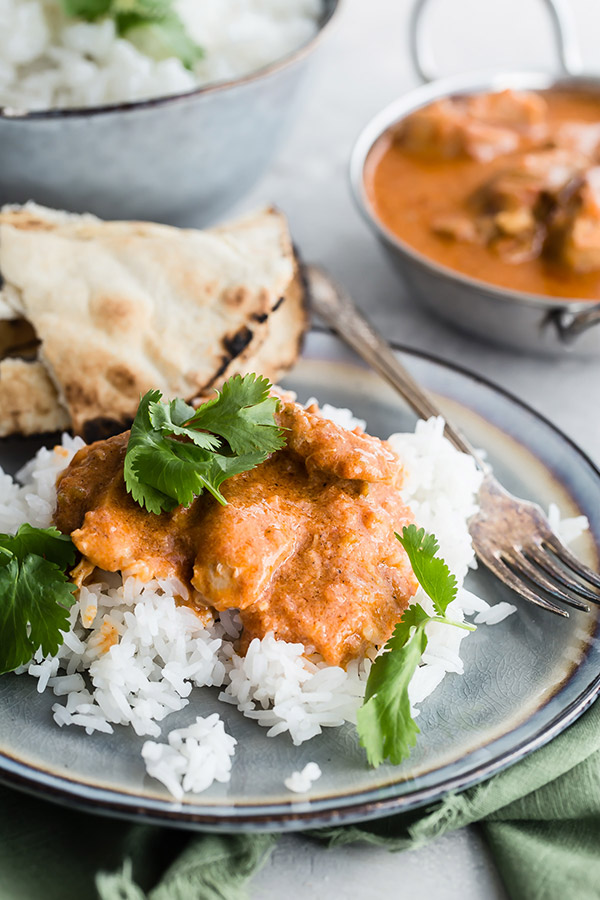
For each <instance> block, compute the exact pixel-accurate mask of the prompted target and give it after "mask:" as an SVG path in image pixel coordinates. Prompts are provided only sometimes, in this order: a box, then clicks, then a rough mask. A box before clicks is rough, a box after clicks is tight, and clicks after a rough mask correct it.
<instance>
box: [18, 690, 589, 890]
mask: <svg viewBox="0 0 600 900" xmlns="http://www.w3.org/2000/svg"><path fill="white" fill-rule="evenodd" d="M473 822H479V823H481V827H482V828H483V830H484V834H485V836H486V838H487V840H488V842H489V845H490V847H491V850H492V852H493V854H494V858H495V860H496V863H497V865H498V869H499V871H500V874H501V876H502V878H503V880H504V883H505V885H506V888H507V891H508V893H509V894H510V896H511V897H512V898H513V900H597V898H600V702H597V703H595V704H594V706H592V708H591V709H590V710H588V712H587V713H585V715H584V716H582V717H581V718H580V719H579V720H578V721H577V722H576V723H575V724H574V725H572V726H571V727H570V728H569V729H568V730H567V731H566V732H564V733H563V734H561V735H560V736H559V737H557V738H555V740H553V741H552V742H551V743H550V744H548V745H547V746H546V747H543V748H542V749H540V750H537V751H536V752H535V753H533V754H531V755H530V756H528V757H527V759H524V760H523V761H522V762H520V763H518V764H517V765H515V766H513V767H512V768H510V769H507V770H506V771H505V772H501V773H500V774H499V775H496V776H494V777H493V778H491V779H489V780H488V781H487V782H485V783H483V784H481V785H478V786H477V787H474V788H471V789H470V790H468V791H465V792H464V793H462V794H457V795H452V796H449V797H447V798H446V799H445V800H444V801H443V802H442V803H440V804H437V805H436V806H435V807H433V808H430V809H426V810H425V811H423V810H420V811H416V812H413V813H407V814H404V815H398V816H390V817H389V818H387V819H383V820H379V821H375V822H372V823H369V824H367V825H363V826H347V827H341V828H330V829H320V830H319V831H313V832H311V834H310V835H309V836H307V839H309V840H318V841H320V842H322V843H324V844H326V845H329V846H334V845H338V846H339V845H340V844H347V843H350V842H353V841H363V842H364V841H367V842H369V843H373V844H380V845H384V846H388V847H389V848H390V849H391V850H403V849H406V848H408V847H417V846H420V845H422V844H424V843H426V842H428V841H431V840H433V839H435V838H436V837H439V836H440V835H442V834H444V833H445V832H447V831H451V830H452V829H455V828H460V827H462V826H463V825H468V824H470V823H473ZM0 835H1V839H0V898H2V900H39V898H40V897H43V898H44V900H87V898H90V900H92V898H101V900H241V898H243V897H245V896H246V889H247V885H248V880H249V879H250V878H251V876H252V874H253V873H254V872H255V871H256V870H257V869H258V868H259V866H260V865H261V863H262V862H263V861H264V860H265V859H266V857H267V855H268V853H269V851H270V849H271V848H272V847H273V846H274V844H275V842H276V840H277V836H276V835H215V834H194V833H191V832H186V831H177V830H174V829H167V828H158V827H154V826H150V825H132V824H129V823H127V822H121V821H118V820H115V819H110V818H104V817H100V816H91V815H88V814H86V813H79V812H73V811H71V810H67V809H63V808H62V807H60V806H55V805H54V804H50V803H46V802H44V801H42V800H38V799H35V798H33V797H30V796H28V795H26V794H22V793H17V792H15V791H12V790H9V789H7V788H1V789H0Z"/></svg>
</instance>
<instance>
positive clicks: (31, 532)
mask: <svg viewBox="0 0 600 900" xmlns="http://www.w3.org/2000/svg"><path fill="white" fill-rule="evenodd" d="M75 553H76V551H75V546H74V545H73V543H72V541H71V538H70V537H68V536H67V535H64V534H61V533H60V531H58V530H57V529H56V528H33V527H32V526H31V525H21V527H20V528H19V530H18V531H17V533H16V534H0V635H2V640H1V641H0V674H3V673H4V672H12V670H13V669H16V668H17V666H22V665H24V664H25V663H27V662H29V660H30V659H31V657H32V656H33V655H34V653H35V652H36V650H38V648H40V647H41V649H42V653H43V654H44V656H54V654H55V653H56V652H57V650H58V648H59V647H60V645H61V644H62V642H63V637H62V634H61V632H63V631H68V630H69V628H70V623H69V609H70V607H71V606H72V605H73V603H74V602H75V598H74V597H73V592H74V591H75V589H76V588H75V585H74V584H72V583H71V582H70V581H69V579H68V577H67V575H66V570H68V569H70V568H71V566H72V565H73V564H74V562H75Z"/></svg>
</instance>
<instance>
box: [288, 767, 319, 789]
mask: <svg viewBox="0 0 600 900" xmlns="http://www.w3.org/2000/svg"><path fill="white" fill-rule="evenodd" d="M321 774H322V773H321V769H320V768H319V766H318V765H317V763H316V762H309V763H307V764H306V765H305V766H304V768H303V769H302V771H301V772H292V774H291V775H290V777H289V778H285V779H284V782H283V783H284V784H285V786H286V788H287V789H288V791H294V793H296V794H306V793H307V791H310V789H311V787H312V785H313V783H314V782H315V781H317V779H319V778H320V777H321Z"/></svg>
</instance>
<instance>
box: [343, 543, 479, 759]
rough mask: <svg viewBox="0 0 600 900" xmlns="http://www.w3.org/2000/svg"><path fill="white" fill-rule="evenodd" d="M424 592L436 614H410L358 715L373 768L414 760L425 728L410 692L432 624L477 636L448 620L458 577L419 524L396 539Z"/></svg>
mask: <svg viewBox="0 0 600 900" xmlns="http://www.w3.org/2000/svg"><path fill="white" fill-rule="evenodd" d="M396 537H397V539H398V540H399V541H400V543H401V544H402V546H403V547H404V549H405V550H406V553H407V555H408V558H409V560H410V563H411V565H412V568H413V572H414V574H415V577H416V579H417V581H418V582H419V584H420V585H421V587H422V588H423V589H424V590H425V592H426V593H427V594H428V595H429V597H430V598H431V601H432V603H433V607H434V610H435V615H433V616H430V615H428V614H427V613H426V612H425V610H424V609H423V607H422V606H420V604H418V603H414V604H412V605H411V606H409V607H408V609H406V610H405V611H404V614H403V616H402V618H401V620H400V622H399V623H398V624H397V625H396V627H395V629H394V633H393V634H392V636H391V638H390V639H389V640H388V642H387V643H386V645H385V647H384V649H383V652H382V653H381V654H380V655H379V656H378V657H377V658H376V659H375V662H374V663H373V665H372V667H371V671H370V672H369V678H368V680H367V688H366V691H365V700H364V703H363V705H362V706H361V708H360V709H359V710H358V713H357V716H356V722H357V729H358V735H359V739H360V743H361V744H362V746H363V747H364V748H365V750H366V751H367V759H368V760H369V762H370V764H371V765H372V766H378V765H380V764H381V763H382V762H383V761H384V759H389V760H390V762H392V763H393V764H394V765H397V764H398V763H401V762H402V760H403V759H406V758H407V757H408V756H409V755H410V751H411V748H412V747H414V745H415V743H416V740H417V734H418V733H419V728H418V726H417V724H416V723H415V721H414V719H413V717H412V715H411V712H410V700H409V694H408V687H409V684H410V682H411V679H412V677H413V675H414V674H415V672H416V669H417V666H418V665H419V663H420V661H421V657H422V655H423V653H424V652H425V648H426V647H427V634H426V631H425V629H426V627H427V625H428V624H429V622H442V623H444V624H446V625H455V626H457V627H458V628H465V629H467V630H468V631H473V630H474V626H471V625H465V624H463V623H462V622H453V621H451V620H450V619H448V618H446V609H447V608H448V605H449V603H451V601H452V600H454V598H455V596H456V590H457V584H456V578H455V577H454V575H453V574H452V573H451V572H450V570H449V569H448V566H447V565H446V563H445V562H444V560H443V559H441V558H440V557H438V556H436V553H437V552H438V550H439V546H438V542H437V540H436V538H435V535H433V534H425V530H424V529H423V528H420V529H417V528H416V527H415V526H414V525H409V526H408V527H406V526H405V527H404V528H403V531H402V536H400V535H399V534H396Z"/></svg>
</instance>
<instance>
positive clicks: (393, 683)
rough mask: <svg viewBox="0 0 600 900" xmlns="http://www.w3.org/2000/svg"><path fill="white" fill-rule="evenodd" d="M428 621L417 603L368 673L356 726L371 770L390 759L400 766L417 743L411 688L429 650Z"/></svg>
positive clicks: (417, 730)
mask: <svg viewBox="0 0 600 900" xmlns="http://www.w3.org/2000/svg"><path fill="white" fill-rule="evenodd" d="M428 621H429V616H428V615H427V613H426V612H425V610H424V609H423V608H422V607H421V606H419V604H418V603H417V604H415V605H414V606H409V607H408V609H407V610H405V612H404V615H403V616H402V619H401V620H400V622H399V623H398V624H397V625H396V628H395V629H394V633H393V635H392V637H391V638H390V639H389V641H388V642H387V644H386V645H385V648H384V652H383V653H382V654H381V656H378V657H377V659H376V660H375V662H374V664H373V666H372V668H371V671H370V673H369V679H368V681H367V690H366V692H365V702H364V704H363V706H361V708H360V709H359V710H358V712H357V714H356V722H357V727H358V734H359V737H360V742H361V744H362V745H363V747H365V749H366V751H367V757H368V760H369V762H370V763H371V765H372V766H378V765H380V763H382V762H383V760H384V759H386V758H387V757H389V759H390V761H391V762H392V763H393V764H394V765H397V764H398V763H401V762H402V760H403V759H405V758H406V757H407V756H409V754H410V750H411V747H414V745H415V744H416V742H417V734H418V733H419V727H418V725H417V724H416V723H415V720H414V719H413V717H412V716H411V714H410V701H409V699H408V685H409V684H410V681H411V678H412V677H413V675H414V674H415V671H416V668H417V666H418V665H419V662H420V661H421V657H422V655H423V653H424V652H425V647H426V646H427V636H426V634H425V627H424V626H425V624H426V623H427V622H428ZM413 627H414V628H415V632H414V634H412V636H411V631H412V629H413Z"/></svg>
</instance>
